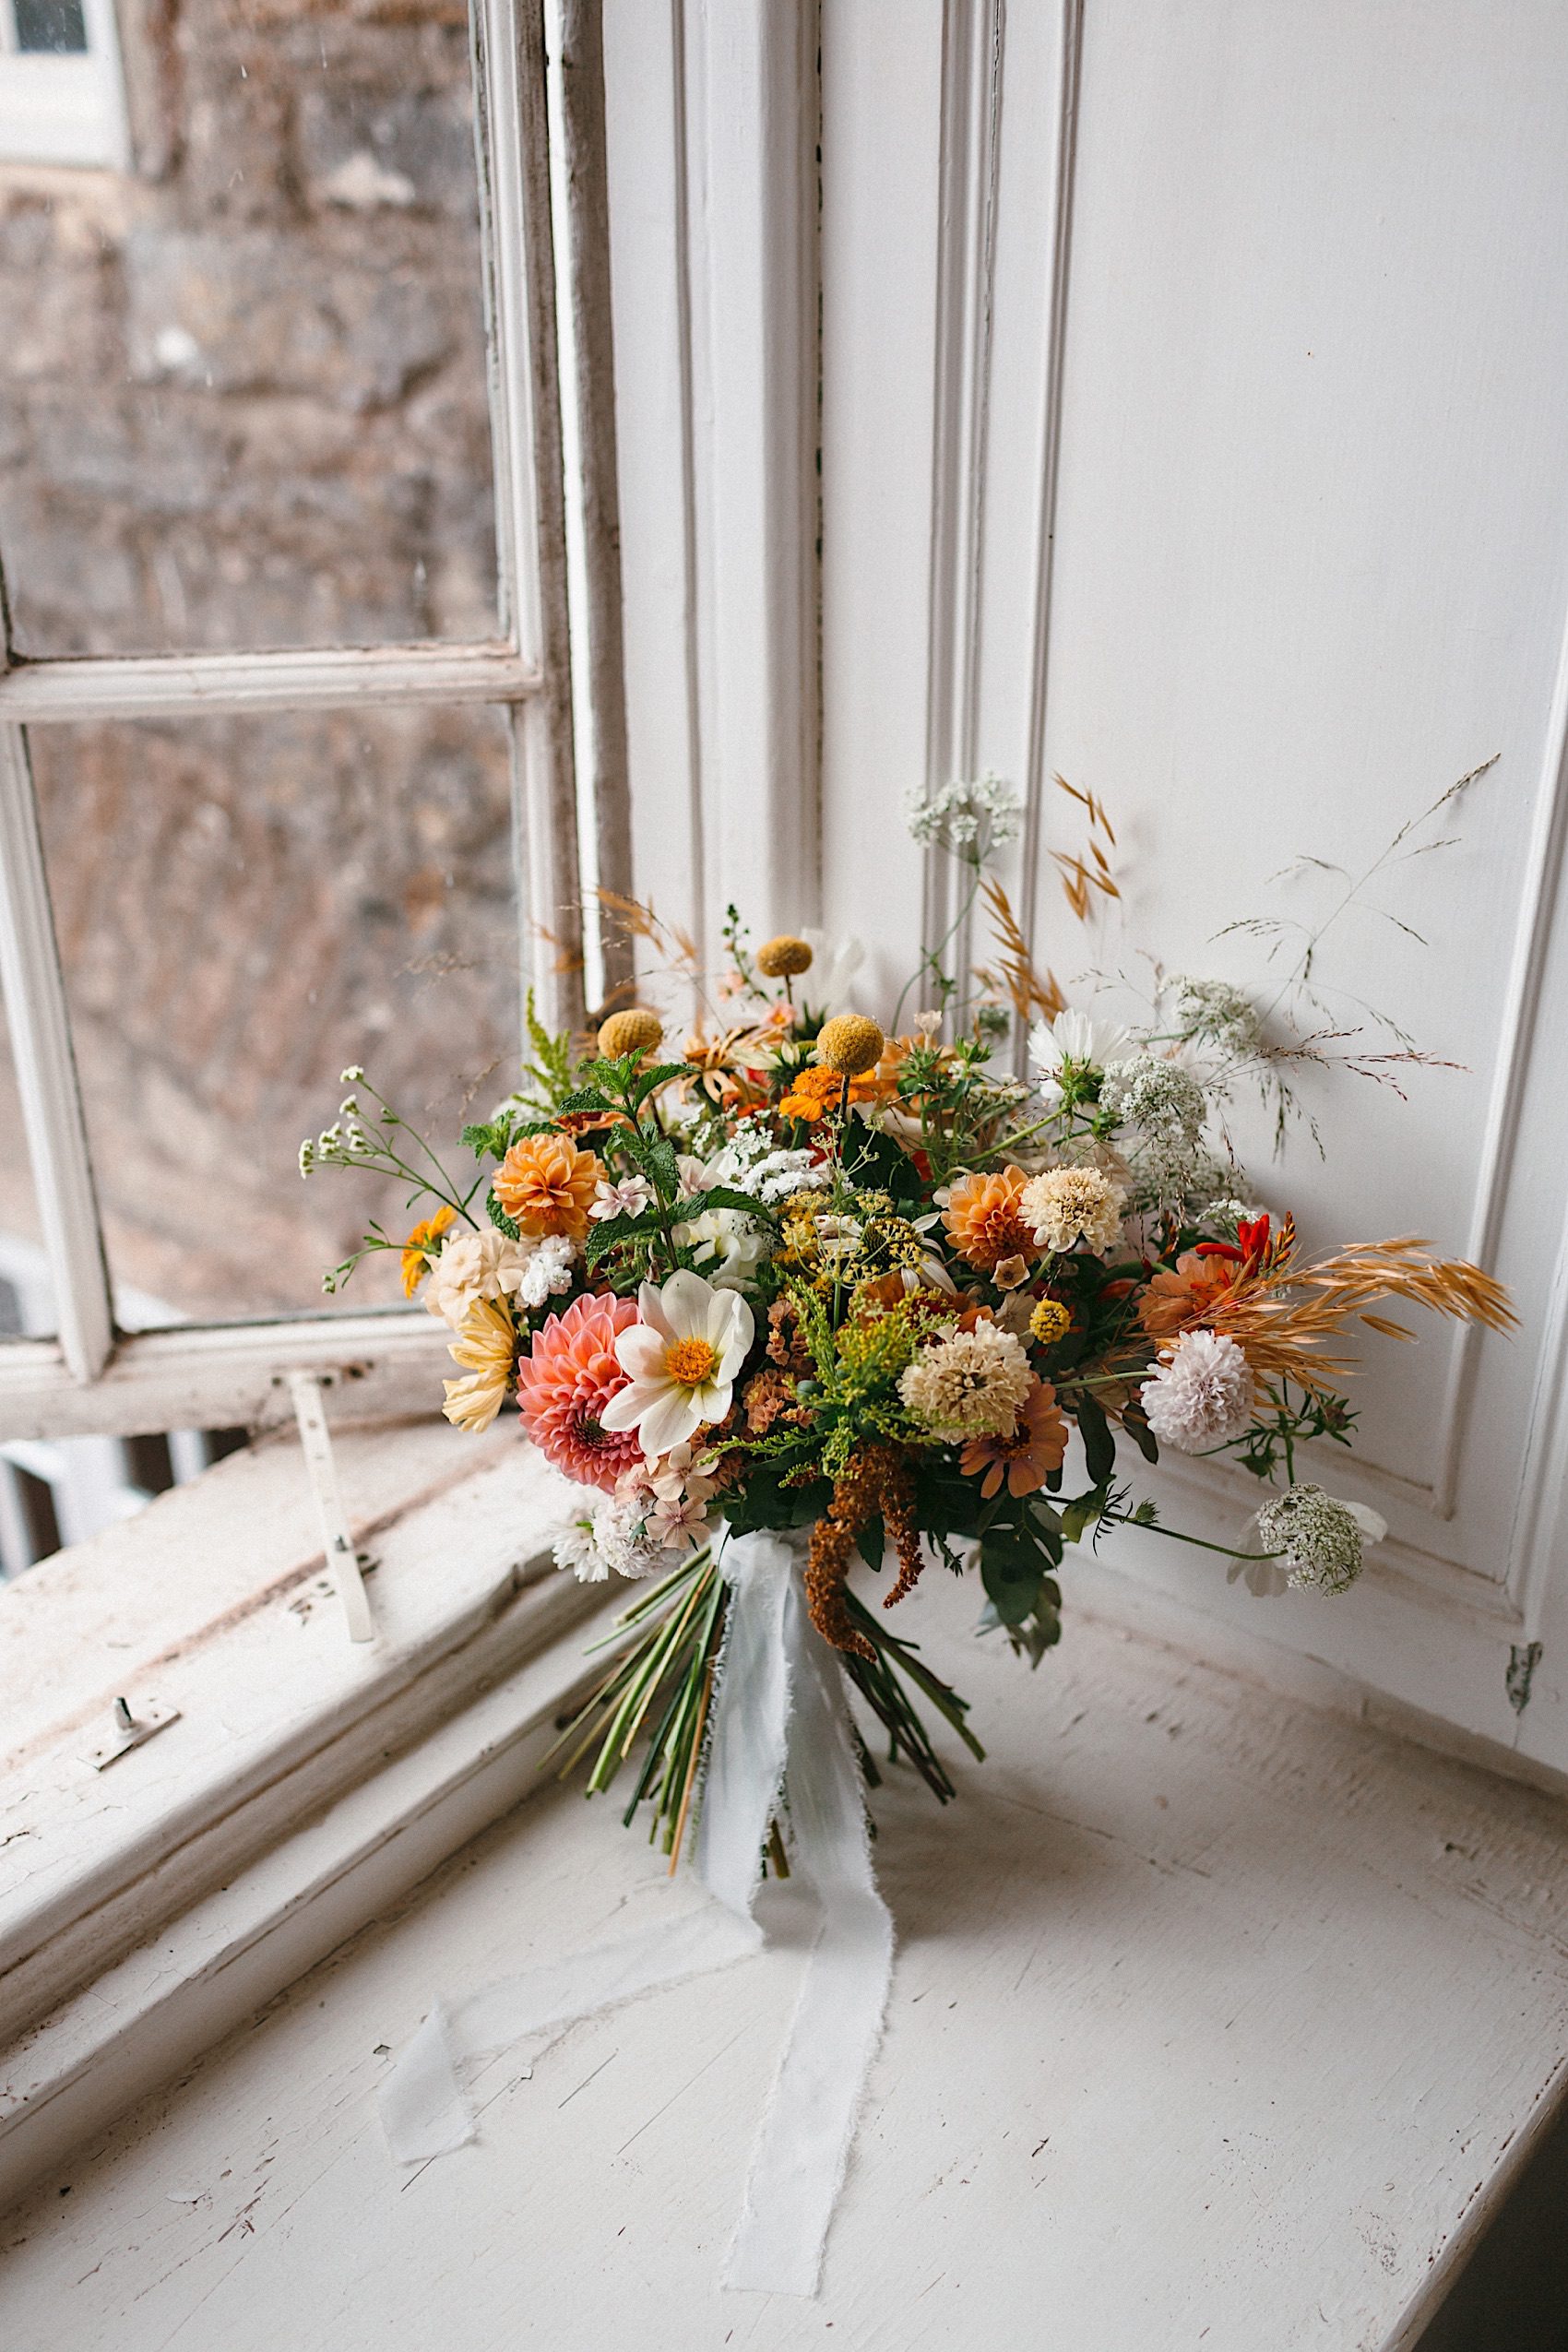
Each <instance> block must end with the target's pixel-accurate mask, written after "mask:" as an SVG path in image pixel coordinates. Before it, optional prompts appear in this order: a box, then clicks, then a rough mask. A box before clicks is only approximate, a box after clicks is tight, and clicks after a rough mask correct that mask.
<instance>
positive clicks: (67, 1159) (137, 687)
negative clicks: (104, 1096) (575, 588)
mask: <svg viewBox="0 0 1568 2352" xmlns="http://www.w3.org/2000/svg"><path fill="white" fill-rule="evenodd" d="M470 25H471V34H472V60H473V76H474V119H475V145H476V150H477V158H478V170H479V186H480V209H481V234H482V250H483V267H484V279H485V319H486V328H487V341H488V350H489V392H490V411H491V431H492V445H493V466H494V478H495V509H496V526H497V543H498V573H499V580H498V601H499V615H500V636H499V638H498V639H497V640H496V641H494V642H492V643H485V644H477V645H464V646H454V647H447V646H442V645H437V644H417V645H406V646H380V647H365V648H362V649H361V648H344V647H333V648H329V649H321V650H303V651H279V652H232V653H231V652H213V653H207V652H201V653H189V654H156V655H137V654H129V655H116V656H113V657H107V658H102V657H95V658H91V659H50V660H30V659H21V658H19V657H18V656H17V655H16V654H15V653H14V652H13V651H12V650H11V647H10V631H9V626H8V624H7V625H6V631H5V636H4V638H3V640H0V992H3V995H4V1000H5V1004H6V1015H7V1018H8V1022H9V1028H10V1036H11V1047H12V1052H13V1055H14V1058H15V1062H16V1068H17V1077H18V1092H19V1096H20V1100H21V1107H22V1119H23V1125H24V1128H25V1132H26V1136H27V1142H28V1147H29V1150H30V1158H31V1163H32V1170H33V1177H34V1182H35V1184H36V1187H37V1192H38V1197H39V1208H40V1217H41V1222H42V1231H43V1239H44V1246H45V1249H46V1252H47V1255H48V1260H49V1265H50V1270H51V1276H52V1279H53V1290H54V1302H55V1324H56V1334H57V1336H55V1337H53V1338H51V1339H47V1340H43V1339H39V1340H17V1341H10V1342H7V1343H5V1344H3V1345H0V1437H18V1438H22V1437H56V1436H69V1435H73V1434H79V1433H84V1432H94V1433H105V1434H115V1435H131V1434H135V1433H137V1432H142V1431H158V1430H168V1429H176V1428H182V1427H189V1426H191V1425H193V1423H194V1424H196V1425H198V1426H225V1425H236V1424H244V1425H247V1426H256V1425H262V1424H265V1423H266V1422H267V1421H269V1420H279V1419H281V1418H284V1417H285V1416H286V1414H287V1412H288V1410H289V1405H288V1396H289V1390H288V1376H289V1374H290V1373H291V1372H298V1371H307V1372H315V1373H316V1374H318V1375H321V1376H326V1377H331V1378H335V1379H337V1380H339V1381H342V1382H345V1383H348V1382H352V1383H353V1384H354V1396H355V1400H356V1407H357V1408H358V1409H359V1410H361V1411H363V1412H365V1413H385V1412H392V1411H398V1410H402V1409H408V1408H417V1407H421V1406H423V1405H424V1404H426V1403H427V1402H428V1398H429V1396H430V1393H431V1390H430V1384H431V1380H432V1377H433V1374H434V1370H435V1368H436V1366H437V1364H438V1363H439V1362H440V1361H441V1360H442V1348H441V1342H440V1335H439V1334H438V1333H436V1332H435V1331H434V1329H433V1327H432V1325H431V1322H430V1318H429V1317H428V1316H426V1315H422V1314H417V1313H410V1312H409V1311H407V1310H405V1309H400V1308H388V1309H384V1310H380V1311H374V1312H370V1313H347V1314H345V1313H331V1314H328V1313H320V1314H315V1315H310V1314H303V1315H299V1316H288V1317H279V1318H273V1319H270V1320H257V1321H250V1322H236V1323H232V1324H210V1325H205V1326H204V1325H198V1324H182V1325H180V1326H179V1327H178V1328H174V1329H168V1330H160V1331H151V1332H137V1333H122V1332H120V1331H118V1330H117V1329H116V1327H115V1324H114V1320H113V1304H112V1293H111V1288H110V1279H109V1271H108V1265H107V1261H106V1257H105V1252H104V1246H103V1238H102V1229H101V1218H100V1215H99V1208H98V1201H97V1195H96V1189H95V1185H94V1181H93V1171H92V1162H91V1155H90V1152H89V1144H88V1134H87V1125H86V1121H85V1118H84V1114H83V1107H82V1100H81V1091H80V1087H79V1084H78V1079H77V1068H76V1062H75V1057H74V1054H73V1051H72V1045H71V1031H70V1021H69V1015H68V1010H67V1004H66V997H65V984H64V980H63V977H62V973H61V967H60V958H59V953H58V948H57V944H56V941H55V935H54V927H53V917H52V914H51V910H50V900H49V889H48V881H47V877H46V873H45V869H44V859H43V850H42V838H41V834H40V828H39V819H38V807H37V802H36V798H35V795H34V790H33V784H32V777H31V770H30V759H29V750H28V738H29V732H30V730H31V729H33V728H35V727H42V726H51V725H65V724H72V723H76V724H80V723H83V722H90V721H95V720H101V719H150V718H160V719H168V718H178V717H198V716H210V715H212V714H218V713H221V714H236V713H243V714H252V713H262V712H285V711H287V712H294V711H307V710H341V709H355V708H359V709H374V708H386V707H392V706H395V705H410V704H422V703H443V704H452V703H481V704H490V705H493V706H499V707H502V708H504V709H505V713H506V719H507V725H508V730H509V734H510V742H511V767H512V804H513V836H514V856H515V864H516V871H517V915H518V922H519V929H520V933H521V956H520V969H521V971H522V973H523V975H524V979H525V983H528V982H531V984H532V986H533V988H534V990H535V992H536V996H537V1000H538V1003H539V1006H540V1013H541V1015H542V1016H543V1017H544V1018H545V1019H546V1020H547V1021H548V1022H549V1023H550V1024H551V1025H552V1026H555V1027H562V1026H565V1025H567V1024H571V1023H576V1021H578V1020H579V1019H580V1018H581V1016H582V1009H583V1006H582V973H581V956H580V948H581V910H580V904H579V897H580V893H579V880H578V847H577V809H576V782H575V774H574V764H573V748H572V733H571V688H570V678H569V646H568V631H567V617H566V578H565V538H564V481H563V469H562V455H561V449H562V443H561V408H560V387H559V382H558V376H557V360H556V330H555V283H554V271H553V266H552V241H551V215H550V181H549V161H548V142H547V116H546V85H545V42H544V27H543V16H542V8H541V6H540V0H472V5H471V8H470ZM3 591H4V584H3V582H0V612H3V610H4V593H3ZM547 931H548V932H550V933H551V934H552V936H551V939H550V942H549V944H548V945H547V944H545V939H544V934H545V932H547ZM353 1042H354V1041H353V1039H351V1038H348V1039H345V1040H344V1059H345V1060H346V1061H351V1060H352V1058H353Z"/></svg>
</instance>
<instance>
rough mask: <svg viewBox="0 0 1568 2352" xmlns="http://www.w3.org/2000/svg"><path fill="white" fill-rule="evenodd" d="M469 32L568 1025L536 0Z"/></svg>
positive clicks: (540, 860)
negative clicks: (537, 684)
mask: <svg viewBox="0 0 1568 2352" xmlns="http://www.w3.org/2000/svg"><path fill="white" fill-rule="evenodd" d="M474 30H475V50H474V89H475V116H476V125H477V136H478V140H479V164H480V188H481V220H482V227H483V233H484V246H485V257H486V275H487V279H488V282H489V289H490V319H491V346H492V349H491V368H492V395H493V398H492V417H493V434H494V449H495V475H496V531H497V544H498V549H499V554H500V564H501V600H502V610H503V617H504V621H505V625H507V626H508V627H509V628H511V629H512V630H513V631H514V632H515V633H516V635H517V643H518V647H519V650H520V651H521V653H522V654H523V657H524V659H527V660H528V661H529V662H530V663H531V664H532V666H533V667H534V668H535V669H536V670H538V671H540V677H541V684H540V693H539V695H538V697H537V698H536V699H535V700H534V701H532V702H530V703H528V704H526V705H523V706H522V707H517V708H514V709H513V711H512V712H511V715H510V728H511V742H512V777H513V845H514V861H515V867H516V875H517V909H518V919H519V922H520V924H521V926H522V938H521V944H520V958H519V960H520V965H521V974H522V980H523V986H524V987H525V988H526V987H527V986H528V985H529V981H530V980H531V982H532V985H533V987H534V988H535V990H536V991H537V992H538V999H539V1010H540V1017H541V1018H542V1019H543V1020H544V1021H545V1022H546V1024H547V1025H548V1026H549V1027H552V1028H566V1027H574V1028H575V1027H576V1026H577V1025H579V1024H580V1022H581V1020H582V1017H583V915H582V882H581V869H580V862H579V859H578V855H577V807H576V778H575V776H574V771H573V759H572V708H571V644H570V634H569V629H568V624H567V617H566V533H565V503H564V502H565V489H564V474H563V464H562V454H561V402H560V384H559V376H558V355H557V350H556V338H555V270H554V260H553V255H552V244H551V212H550V171H549V127H548V114H547V108H546V99H545V64H544V25H543V11H542V6H541V0H479V5H478V6H477V7H476V9H475V13H474Z"/></svg>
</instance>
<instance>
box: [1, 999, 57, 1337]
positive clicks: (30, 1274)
mask: <svg viewBox="0 0 1568 2352" xmlns="http://www.w3.org/2000/svg"><path fill="white" fill-rule="evenodd" d="M53 1328H54V1301H53V1287H52V1284H51V1281H50V1274H49V1256H48V1252H47V1251H46V1249H45V1247H44V1240H43V1226H42V1220H41V1218H40V1216H39V1208H38V1192H37V1188H36V1186H35V1185H34V1183H33V1181H32V1169H31V1167H30V1164H29V1160H28V1148H27V1137H26V1135H25V1134H24V1133H23V1129H22V1113H21V1100H20V1097H19V1095H18V1090H17V1068H16V1063H15V1062H14V1061H13V1060H12V1057H11V1033H10V1028H9V1027H8V1025H7V1023H6V1007H5V1005H4V1004H3V1003H0V1340H6V1339H19V1338H23V1337H32V1338H38V1337H43V1336H47V1335H48V1334H50V1333H52V1332H53Z"/></svg>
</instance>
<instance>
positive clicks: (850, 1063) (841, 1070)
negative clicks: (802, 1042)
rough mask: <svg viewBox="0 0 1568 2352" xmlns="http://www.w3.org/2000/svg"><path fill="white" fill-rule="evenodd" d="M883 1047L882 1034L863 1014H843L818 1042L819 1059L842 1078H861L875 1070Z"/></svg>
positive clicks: (825, 1029)
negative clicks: (864, 1072)
mask: <svg viewBox="0 0 1568 2352" xmlns="http://www.w3.org/2000/svg"><path fill="white" fill-rule="evenodd" d="M883 1044H884V1039H883V1035H882V1031H881V1030H880V1029H879V1028H877V1026H876V1023H875V1022H874V1021H872V1020H868V1019H867V1017H866V1016H865V1015H864V1014H863V1013H840V1014H839V1015H838V1016H837V1018H836V1019H835V1020H831V1021H829V1022H827V1023H826V1026H825V1027H824V1028H823V1032H822V1035H821V1036H820V1037H819V1038H818V1039H817V1041H816V1058H817V1060H818V1061H819V1062H825V1063H826V1064H827V1067H828V1068H829V1069H830V1070H837V1072H838V1074H839V1075H840V1076H841V1077H845V1078H858V1077H859V1076H860V1075H861V1072H862V1071H865V1070H874V1069H875V1067H876V1065H877V1063H879V1062H880V1061H881V1059H882V1048H883Z"/></svg>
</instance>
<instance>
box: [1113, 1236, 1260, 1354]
mask: <svg viewBox="0 0 1568 2352" xmlns="http://www.w3.org/2000/svg"><path fill="white" fill-rule="evenodd" d="M1242 1270H1243V1269H1242V1268H1241V1265H1238V1264H1237V1263H1236V1261H1235V1260H1234V1259H1232V1258H1218V1257H1213V1258H1211V1257H1200V1256H1199V1254H1198V1253H1197V1251H1196V1250H1186V1251H1184V1252H1183V1253H1182V1256H1180V1257H1179V1258H1178V1259H1177V1261H1176V1271H1175V1272H1174V1274H1171V1273H1169V1272H1167V1271H1165V1270H1163V1269H1162V1270H1161V1272H1159V1273H1158V1274H1157V1275H1156V1276H1155V1277H1154V1279H1153V1280H1152V1281H1151V1282H1150V1284H1149V1286H1148V1289H1146V1291H1145V1292H1144V1295H1143V1297H1142V1298H1141V1299H1140V1300H1139V1301H1138V1319H1139V1321H1140V1322H1141V1323H1142V1324H1143V1327H1144V1329H1145V1330H1146V1332H1147V1333H1148V1336H1149V1337H1150V1338H1151V1339H1170V1338H1173V1337H1174V1336H1175V1335H1176V1333H1177V1332H1179V1331H1185V1330H1186V1329H1187V1327H1188V1325H1189V1324H1194V1323H1205V1322H1206V1321H1207V1319H1208V1316H1209V1313H1210V1312H1211V1310H1212V1309H1213V1307H1214V1304H1215V1301H1217V1300H1218V1299H1219V1298H1221V1297H1222V1296H1223V1294H1224V1293H1225V1292H1226V1291H1227V1290H1229V1289H1232V1288H1233V1287H1234V1284H1235V1280H1236V1277H1237V1276H1238V1275H1239V1274H1240V1273H1241V1272H1242Z"/></svg>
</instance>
